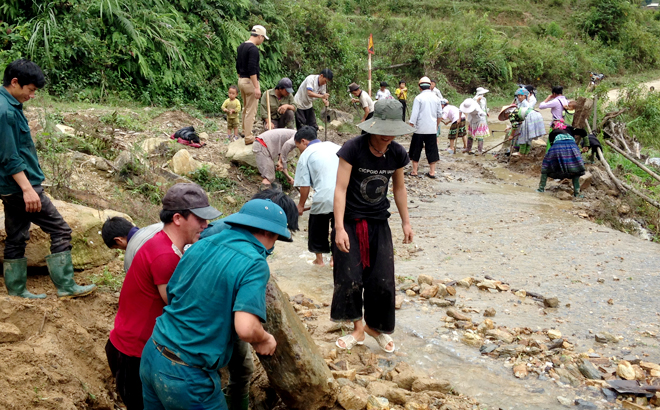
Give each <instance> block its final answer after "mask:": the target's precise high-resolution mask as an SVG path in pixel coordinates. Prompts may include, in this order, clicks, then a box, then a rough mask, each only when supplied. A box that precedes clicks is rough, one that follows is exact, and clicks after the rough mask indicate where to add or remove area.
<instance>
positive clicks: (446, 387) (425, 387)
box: [412, 377, 452, 393]
mask: <svg viewBox="0 0 660 410" xmlns="http://www.w3.org/2000/svg"><path fill="white" fill-rule="evenodd" d="M412 391H414V392H420V391H437V392H440V393H450V392H451V391H452V387H451V383H449V382H448V381H447V380H441V379H431V378H429V377H420V378H418V379H417V380H415V382H414V383H413V384H412Z"/></svg>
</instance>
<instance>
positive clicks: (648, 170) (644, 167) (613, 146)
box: [605, 140, 660, 181]
mask: <svg viewBox="0 0 660 410" xmlns="http://www.w3.org/2000/svg"><path fill="white" fill-rule="evenodd" d="M605 144H607V145H609V146H610V147H612V148H613V149H614V150H615V151H616V152H618V153H619V154H621V155H623V156H624V157H626V158H627V159H628V160H630V162H632V163H633V164H635V165H637V166H638V167H640V168H641V169H643V170H644V171H646V172H647V173H648V174H649V175H651V176H652V177H653V178H655V179H656V180H658V181H660V175H658V174H656V173H655V172H653V171H651V170H650V169H649V168H648V167H646V166H645V165H644V164H642V163H641V162H639V161H637V160H636V159H635V158H633V157H632V156H631V155H630V154H628V153H626V152H624V151H623V150H622V149H621V148H619V147H617V146H616V145H614V144H612V143H611V142H610V141H608V140H605Z"/></svg>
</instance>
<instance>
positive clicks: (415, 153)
mask: <svg viewBox="0 0 660 410" xmlns="http://www.w3.org/2000/svg"><path fill="white" fill-rule="evenodd" d="M419 89H420V91H421V93H419V95H418V96H417V97H415V101H414V102H413V109H412V114H410V120H409V122H410V125H412V126H413V127H415V128H416V131H415V133H414V134H413V135H412V140H411V141H410V150H409V151H408V155H409V156H410V160H411V161H412V168H413V169H412V172H411V173H410V175H411V176H417V175H418V174H417V169H418V167H419V158H420V157H421V155H422V148H424V149H425V151H426V160H427V161H428V162H429V172H427V173H426V176H427V177H429V178H435V163H436V162H438V161H439V160H440V154H438V137H437V132H438V127H439V126H440V120H441V119H442V105H441V104H440V99H438V97H436V96H435V94H434V93H433V91H432V90H431V80H429V78H428V77H422V78H421V79H420V80H419Z"/></svg>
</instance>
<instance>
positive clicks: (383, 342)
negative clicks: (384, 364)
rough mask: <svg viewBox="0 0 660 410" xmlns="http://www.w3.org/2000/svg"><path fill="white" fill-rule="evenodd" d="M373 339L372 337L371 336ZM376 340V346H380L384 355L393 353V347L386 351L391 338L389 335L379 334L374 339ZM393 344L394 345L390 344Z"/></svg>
mask: <svg viewBox="0 0 660 410" xmlns="http://www.w3.org/2000/svg"><path fill="white" fill-rule="evenodd" d="M372 337H373V336H372ZM374 339H376V342H378V346H380V348H381V349H383V351H384V352H386V353H392V352H394V349H395V347H392V349H390V350H388V349H387V345H388V344H390V342H392V338H391V337H390V335H386V334H385V333H381V334H379V335H378V336H376V337H374ZM392 344H394V343H392Z"/></svg>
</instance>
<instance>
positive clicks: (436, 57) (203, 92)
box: [0, 0, 660, 128]
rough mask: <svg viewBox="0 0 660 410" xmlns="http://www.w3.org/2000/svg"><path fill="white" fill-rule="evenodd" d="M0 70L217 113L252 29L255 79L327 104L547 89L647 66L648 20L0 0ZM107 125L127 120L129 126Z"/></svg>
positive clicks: (611, 13) (655, 16) (367, 0)
mask: <svg viewBox="0 0 660 410" xmlns="http://www.w3.org/2000/svg"><path fill="white" fill-rule="evenodd" d="M0 20H3V21H2V22H0V67H2V66H4V65H5V64H6V63H7V62H8V61H11V60H13V59H15V58H17V57H19V56H24V57H27V58H32V59H34V60H35V61H37V62H38V63H39V64H40V65H41V66H42V67H43V68H44V69H45V70H46V71H47V74H48V79H49V86H48V92H49V93H51V94H53V95H55V96H58V97H61V98H65V99H67V100H69V101H83V102H103V103H108V102H109V103H113V102H114V103H118V102H124V101H129V100H130V101H138V102H140V103H142V104H149V105H158V106H182V105H186V104H191V105H194V106H196V107H198V108H199V109H200V110H202V111H203V112H207V113H209V112H213V113H217V112H219V106H220V104H221V103H222V101H223V100H224V98H225V93H226V89H227V87H228V86H229V85H230V84H232V83H235V82H236V74H235V69H234V59H235V49H236V47H237V46H238V45H239V44H240V43H241V42H242V41H244V40H245V39H247V38H248V35H249V34H248V31H247V30H248V29H249V27H250V26H251V25H253V24H263V25H265V26H266V27H267V28H268V30H269V36H270V41H266V42H264V44H263V45H262V46H261V47H262V50H263V51H262V63H261V71H262V83H263V84H264V87H266V86H268V87H272V86H273V85H274V84H275V83H276V81H277V80H278V79H279V78H280V77H281V76H284V75H286V76H289V77H290V78H291V79H292V80H293V82H294V84H296V85H297V84H300V82H301V81H302V80H303V79H304V78H305V76H307V75H309V74H311V73H317V72H319V71H320V69H321V68H323V67H325V66H328V67H331V68H332V69H333V70H334V71H335V81H334V82H333V84H332V86H331V89H332V95H333V97H332V99H333V101H332V104H333V106H337V105H346V107H348V105H347V104H348V102H347V101H348V95H347V94H344V92H343V90H344V88H345V86H346V84H348V83H350V82H351V81H357V82H361V83H365V82H366V56H367V55H366V41H367V38H368V36H369V33H373V35H374V42H375V51H376V55H375V57H374V72H373V78H374V81H375V82H379V81H382V80H385V81H388V82H389V84H390V88H395V87H396V83H397V82H398V80H399V79H401V78H404V79H406V80H407V81H408V84H409V88H410V89H411V91H413V90H414V89H415V88H416V87H414V84H415V82H416V81H415V80H416V79H417V78H419V77H421V76H422V75H424V74H426V75H431V76H433V77H435V78H437V80H438V86H439V88H440V89H441V90H442V91H443V93H444V94H445V95H446V96H447V97H448V98H449V99H452V98H454V99H458V98H459V96H460V95H459V93H472V92H473V90H474V88H475V87H477V86H488V87H489V88H490V89H491V90H493V91H494V92H499V93H502V94H503V95H507V96H508V95H510V94H511V92H512V91H513V90H514V89H515V87H516V85H515V84H516V83H517V82H525V83H533V84H536V85H537V86H542V87H549V86H551V85H553V84H563V85H564V86H571V85H576V84H581V83H584V82H586V81H587V79H588V73H589V71H598V72H603V73H605V74H606V75H608V76H615V75H624V74H626V73H631V72H632V73H638V72H640V71H646V70H652V69H658V68H660V48H658V47H657V45H656V44H657V40H658V37H659V36H660V13H658V12H655V11H652V10H646V9H643V8H642V7H641V2H639V1H637V0H587V1H582V0H522V1H520V2H515V3H504V2H501V1H496V0H481V1H477V0H421V1H420V0H415V1H413V0H385V1H376V0H323V1H320V2H319V1H316V0H296V1H293V2H291V1H285V0H259V1H251V0H231V1H229V0H199V1H189V0H74V1H63V0H55V1H51V2H46V3H43V2H33V1H28V0H7V1H5V2H3V4H2V5H0ZM107 121H108V123H109V124H116V125H117V126H118V127H120V128H122V125H125V126H133V125H138V124H136V121H134V120H132V119H130V118H122V117H121V116H119V115H117V116H116V117H114V118H113V117H109V118H107Z"/></svg>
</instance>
